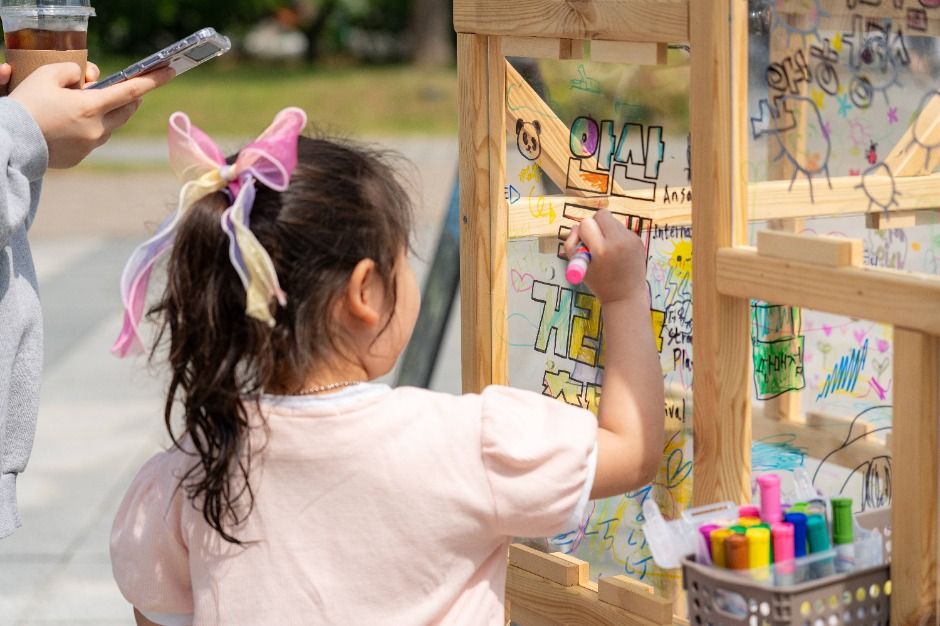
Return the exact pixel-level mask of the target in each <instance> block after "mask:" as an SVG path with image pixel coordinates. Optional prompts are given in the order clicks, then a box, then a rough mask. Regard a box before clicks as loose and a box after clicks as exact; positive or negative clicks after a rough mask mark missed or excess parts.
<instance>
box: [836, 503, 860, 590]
mask: <svg viewBox="0 0 940 626" xmlns="http://www.w3.org/2000/svg"><path fill="white" fill-rule="evenodd" d="M832 542H833V543H834V544H836V571H837V572H851V571H852V570H853V569H855V530H854V528H853V527H852V498H833V499H832Z"/></svg>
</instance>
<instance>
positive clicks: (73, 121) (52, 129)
mask: <svg viewBox="0 0 940 626" xmlns="http://www.w3.org/2000/svg"><path fill="white" fill-rule="evenodd" d="M96 69H97V68H96ZM174 75H175V73H174V72H173V70H171V69H168V68H167V69H162V70H158V71H156V72H151V73H149V74H146V75H144V76H139V77H137V78H132V79H131V80H128V81H125V82H123V83H120V84H118V85H113V86H111V87H107V88H105V89H69V86H70V85H75V84H76V83H78V82H79V80H80V79H81V69H80V68H79V66H78V65H76V64H75V63H54V64H52V65H46V66H43V67H40V68H39V69H37V70H36V71H35V72H33V73H32V74H30V75H29V76H28V77H27V78H26V79H25V80H24V81H23V82H22V83H20V84H19V85H18V86H17V88H16V89H14V90H13V93H11V94H10V96H9V97H10V98H12V99H13V100H16V101H17V102H19V103H20V104H21V105H22V106H23V108H25V109H26V110H27V112H29V114H30V115H31V116H32V118H33V119H34V120H35V121H36V124H37V125H38V126H39V128H40V130H41V131H42V134H43V136H44V137H45V138H46V144H47V145H48V146H49V167H53V168H67V167H72V166H74V165H77V164H78V163H80V162H81V161H82V159H84V158H85V157H86V156H88V154H89V153H90V152H91V151H92V150H94V149H95V148H97V147H98V146H100V145H102V144H104V143H106V142H107V141H108V139H110V138H111V133H112V132H113V131H114V130H115V129H117V128H120V127H121V126H123V125H124V124H126V123H127V121H128V120H129V119H130V118H131V116H132V115H133V114H134V112H135V111H137V108H138V107H139V106H140V103H141V97H142V96H143V95H144V94H146V93H147V92H149V91H151V90H153V89H156V88H157V87H159V86H160V85H163V84H165V83H166V82H167V81H169V80H170V79H171V78H173V76H174ZM96 78H97V77H96Z"/></svg>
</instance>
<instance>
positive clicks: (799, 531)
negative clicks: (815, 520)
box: [783, 513, 807, 558]
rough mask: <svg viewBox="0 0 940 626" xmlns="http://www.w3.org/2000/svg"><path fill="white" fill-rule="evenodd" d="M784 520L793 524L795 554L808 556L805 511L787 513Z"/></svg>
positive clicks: (795, 555)
mask: <svg viewBox="0 0 940 626" xmlns="http://www.w3.org/2000/svg"><path fill="white" fill-rule="evenodd" d="M783 519H784V521H786V522H787V523H790V524H793V556H794V557H797V558H799V557H801V556H806V548H807V539H806V514H805V513H787V514H786V515H785V516H784V518H783Z"/></svg>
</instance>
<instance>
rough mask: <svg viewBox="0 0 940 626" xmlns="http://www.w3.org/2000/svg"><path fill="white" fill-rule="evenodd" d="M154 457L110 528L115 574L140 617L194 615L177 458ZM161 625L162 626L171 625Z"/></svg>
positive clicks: (137, 480) (139, 476)
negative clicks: (176, 469)
mask: <svg viewBox="0 0 940 626" xmlns="http://www.w3.org/2000/svg"><path fill="white" fill-rule="evenodd" d="M178 456H179V453H174V452H164V453H161V454H158V455H156V456H154V457H153V458H152V459H150V461H148V462H147V463H146V465H144V467H143V468H142V469H141V470H140V472H139V473H138V474H137V477H136V478H135V479H134V481H133V483H132V484H131V486H130V488H129V489H128V491H127V494H126V495H125V496H124V501H123V502H122V503H121V506H120V508H119V509H118V512H117V516H116V517H115V519H114V525H113V526H112V528H111V568H112V571H113V573H114V578H115V580H116V581H117V584H118V587H119V588H120V590H121V593H122V594H124V597H125V598H126V599H127V601H128V602H130V603H131V604H133V605H134V606H135V607H136V608H137V609H138V610H139V611H140V612H141V613H143V614H145V615H148V616H151V615H168V616H172V615H178V616H186V615H191V614H192V613H193V593H192V584H191V579H190V569H189V550H188V548H187V543H186V537H185V535H184V533H183V531H182V510H183V506H184V505H186V495H185V491H184V490H183V489H177V485H178V484H179V478H178V476H177V472H176V471H175V463H174V461H175V458H176V457H178ZM170 622H171V621H170V620H167V621H164V620H160V622H158V623H170Z"/></svg>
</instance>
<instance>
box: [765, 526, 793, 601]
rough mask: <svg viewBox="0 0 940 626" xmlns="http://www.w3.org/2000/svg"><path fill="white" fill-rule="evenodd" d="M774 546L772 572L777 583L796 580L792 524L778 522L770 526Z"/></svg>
mask: <svg viewBox="0 0 940 626" xmlns="http://www.w3.org/2000/svg"><path fill="white" fill-rule="evenodd" d="M771 532H772V533H773V546H774V574H775V582H776V584H777V585H781V586H782V585H792V584H793V583H795V582H796V575H795V574H796V564H795V563H794V562H793V559H794V557H795V553H794V547H795V546H794V544H793V524H790V523H788V522H779V523H777V524H774V525H773V526H772V527H771Z"/></svg>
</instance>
